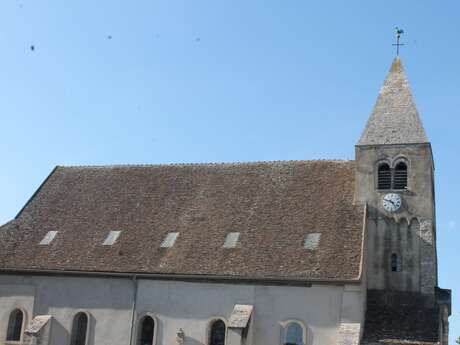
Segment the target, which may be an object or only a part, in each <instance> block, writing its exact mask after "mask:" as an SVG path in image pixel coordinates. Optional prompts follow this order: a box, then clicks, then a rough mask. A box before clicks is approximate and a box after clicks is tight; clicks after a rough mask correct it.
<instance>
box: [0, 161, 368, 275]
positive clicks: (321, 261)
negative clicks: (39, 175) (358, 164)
mask: <svg viewBox="0 0 460 345" xmlns="http://www.w3.org/2000/svg"><path fill="white" fill-rule="evenodd" d="M354 175H355V171H354V162H353V161H286V162H261V163H238V164H190V165H152V166H108V167H57V168H56V169H55V170H54V171H53V173H52V174H51V175H50V176H49V178H48V179H47V180H46V181H45V182H44V184H43V185H42V186H41V187H40V189H39V190H38V191H37V193H36V194H35V195H34V196H33V198H32V199H31V200H30V201H29V202H28V203H27V205H26V206H25V207H24V208H23V210H22V211H21V212H20V214H19V215H18V217H17V218H16V219H15V220H13V221H12V222H10V223H8V224H6V225H5V226H3V227H2V228H0V242H1V243H0V269H1V270H8V271H14V270H18V271H19V270H32V271H34V270H35V271H36V270H49V271H56V272H65V271H69V272H70V271H74V272H88V273H89V272H105V273H130V274H157V275H170V276H175V275H185V276H205V277H232V278H239V279H269V280H283V281H284V280H292V281H322V282H324V281H330V282H334V281H335V282H337V281H344V282H347V281H357V280H359V279H360V277H361V275H360V274H361V266H362V250H363V246H362V242H363V227H364V224H363V222H364V207H363V206H362V205H354V204H353V194H354ZM50 231H54V232H56V233H55V234H54V235H53V238H52V240H51V241H46V242H47V244H46V245H43V244H40V242H42V241H43V239H44V238H46V237H47V236H49V232H50ZM114 233H116V236H114V235H113V234H114ZM172 233H174V234H176V235H174V237H175V238H174V241H169V242H171V243H169V242H168V246H162V243H163V244H164V243H165V242H164V241H165V240H166V239H167V238H168V234H172ZM229 233H239V236H238V239H237V241H236V242H235V245H234V246H232V247H231V248H228V247H225V246H224V242H225V239H226V236H227V235H228V234H229ZM309 234H315V236H314V237H315V238H317V239H318V240H317V241H316V242H315V245H314V246H311V245H309V246H305V243H306V242H308V240H306V239H308V238H309V237H308V235H309ZM318 234H319V235H318ZM170 237H171V236H170ZM311 237H312V236H310V238H311ZM109 240H110V241H109ZM308 243H309V242H308Z"/></svg>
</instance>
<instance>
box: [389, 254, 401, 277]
mask: <svg viewBox="0 0 460 345" xmlns="http://www.w3.org/2000/svg"><path fill="white" fill-rule="evenodd" d="M393 258H396V269H395V270H393ZM402 270H403V269H402V257H401V254H399V253H397V252H392V253H391V255H390V272H391V273H399V272H402Z"/></svg>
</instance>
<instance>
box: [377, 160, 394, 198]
mask: <svg viewBox="0 0 460 345" xmlns="http://www.w3.org/2000/svg"><path fill="white" fill-rule="evenodd" d="M383 164H386V165H388V168H389V171H390V179H391V181H390V188H388V189H382V188H379V187H380V186H379V172H380V166H381V165H383ZM374 185H375V189H376V190H378V191H382V192H386V191H390V190H392V188H391V187H393V171H392V169H391V162H390V161H388V160H387V159H381V160H378V161H377V162H376V163H375V167H374Z"/></svg>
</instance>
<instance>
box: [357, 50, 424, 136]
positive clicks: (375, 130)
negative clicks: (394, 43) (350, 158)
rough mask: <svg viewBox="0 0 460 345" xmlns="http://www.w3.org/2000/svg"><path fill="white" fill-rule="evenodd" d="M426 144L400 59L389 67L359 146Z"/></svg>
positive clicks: (396, 59)
mask: <svg viewBox="0 0 460 345" xmlns="http://www.w3.org/2000/svg"><path fill="white" fill-rule="evenodd" d="M427 142H429V140H428V137H427V135H426V133H425V130H424V129H423V125H422V121H421V120H420V117H419V114H418V111H417V108H416V107H415V103H414V100H413V97H412V93H411V91H410V87H409V83H408V81H407V78H406V74H405V73H404V68H403V66H402V64H401V60H400V59H399V57H397V58H395V60H394V61H393V64H392V65H391V68H390V72H389V73H388V76H387V78H386V79H385V82H384V84H383V86H382V88H381V89H380V93H379V96H378V98H377V102H376V104H375V106H374V110H373V111H372V114H371V116H370V118H369V120H368V121H367V125H366V128H365V129H364V131H363V134H362V135H361V139H360V140H359V142H358V145H383V144H418V143H427Z"/></svg>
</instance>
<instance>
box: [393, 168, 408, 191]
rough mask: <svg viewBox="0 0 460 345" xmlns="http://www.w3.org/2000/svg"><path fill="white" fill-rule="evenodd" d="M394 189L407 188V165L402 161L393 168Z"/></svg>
mask: <svg viewBox="0 0 460 345" xmlns="http://www.w3.org/2000/svg"><path fill="white" fill-rule="evenodd" d="M393 185H394V189H406V188H407V165H406V163H404V162H399V163H398V164H396V166H395V170H394V181H393Z"/></svg>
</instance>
